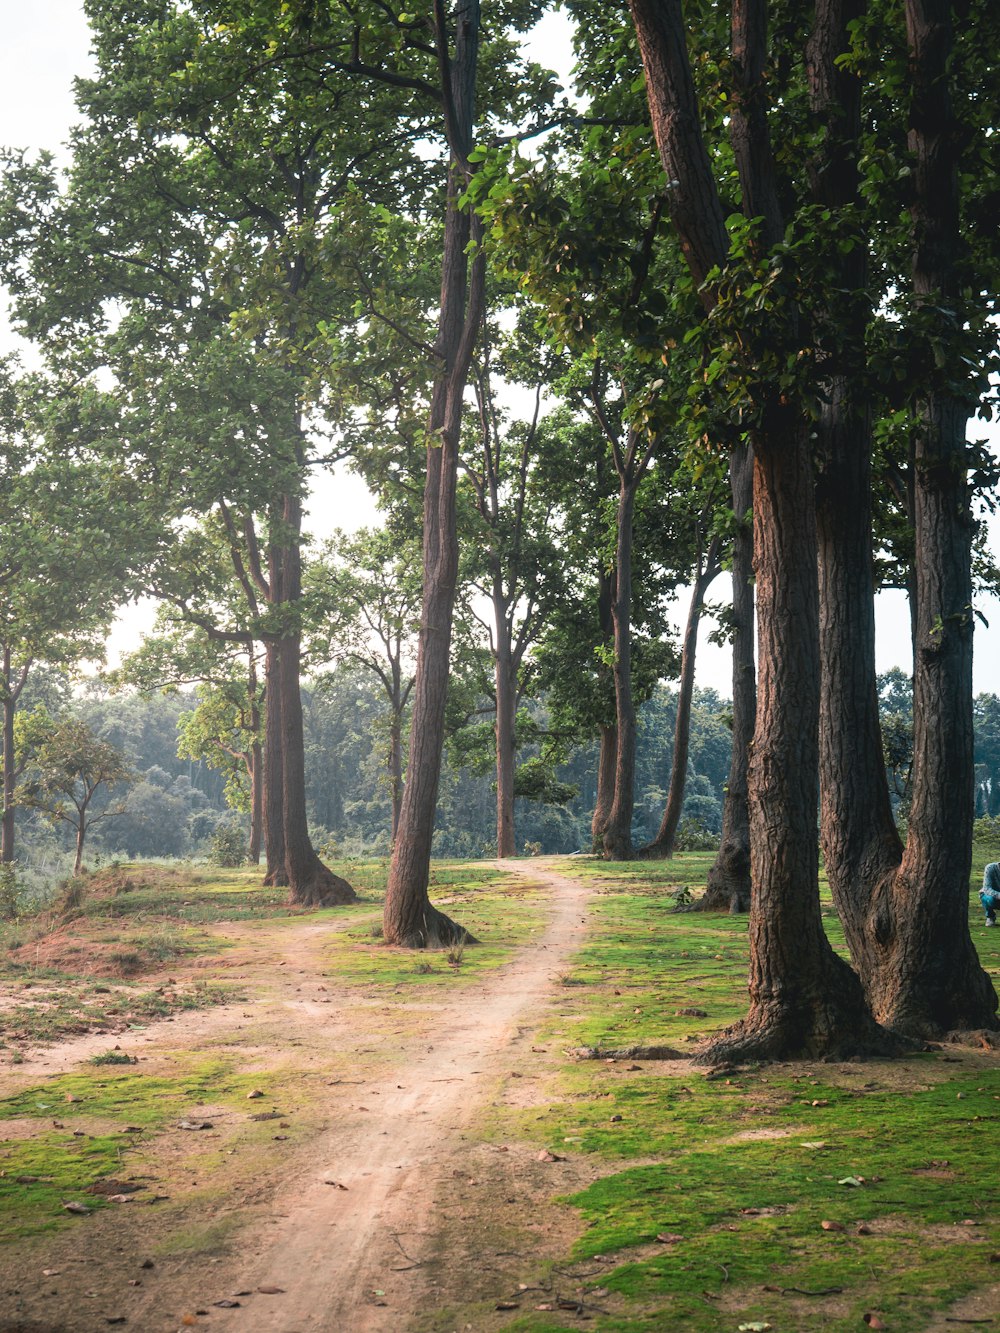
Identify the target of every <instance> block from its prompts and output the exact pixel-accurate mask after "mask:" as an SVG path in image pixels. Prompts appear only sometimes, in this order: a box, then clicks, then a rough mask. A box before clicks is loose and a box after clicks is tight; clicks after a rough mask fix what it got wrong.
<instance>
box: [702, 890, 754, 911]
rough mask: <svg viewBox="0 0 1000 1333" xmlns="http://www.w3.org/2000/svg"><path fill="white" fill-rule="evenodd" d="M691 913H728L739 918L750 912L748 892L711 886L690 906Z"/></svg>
mask: <svg viewBox="0 0 1000 1333" xmlns="http://www.w3.org/2000/svg"><path fill="white" fill-rule="evenodd" d="M691 910H692V912H728V913H729V915H730V916H741V915H742V914H743V913H744V912H749V911H750V891H749V889H747V890H746V891H745V892H744V891H743V890H741V889H732V890H730V889H721V888H714V887H713V886H712V885H709V887H708V888H707V889H706V890H705V892H704V893H703V894H702V895H701V897H700V898H698V899H696V900H695V901H694V902H693V903H692V904H691Z"/></svg>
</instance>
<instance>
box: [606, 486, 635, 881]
mask: <svg viewBox="0 0 1000 1333" xmlns="http://www.w3.org/2000/svg"><path fill="white" fill-rule="evenodd" d="M636 484H637V483H636V481H634V480H632V479H631V478H629V477H625V476H623V477H622V479H621V484H620V487H619V492H618V514H617V537H616V542H615V576H614V596H613V599H612V603H611V614H612V619H613V623H614V653H615V656H614V678H615V728H616V730H617V732H618V752H617V754H616V756H615V794H614V799H613V801H612V803H611V810H610V811H609V813H608V819H607V823H606V824H605V826H604V854H605V856H607V857H609V858H610V859H611V860H614V861H626V860H628V858H629V857H630V856H631V855H632V812H633V809H634V807H635V742H636V718H635V701H634V699H633V697H632V536H633V534H632V524H633V518H634V514H635V490H636Z"/></svg>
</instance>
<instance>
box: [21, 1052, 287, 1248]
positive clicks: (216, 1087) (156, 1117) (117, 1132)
mask: <svg viewBox="0 0 1000 1333" xmlns="http://www.w3.org/2000/svg"><path fill="white" fill-rule="evenodd" d="M259 1080H260V1075H259V1074H242V1073H239V1072H238V1071H237V1070H235V1069H234V1068H233V1066H232V1065H231V1064H229V1063H226V1062H224V1061H221V1060H217V1059H214V1060H204V1059H202V1060H193V1059H189V1060H188V1061H186V1062H185V1063H184V1064H182V1067H181V1068H180V1069H178V1071H177V1073H176V1074H172V1075H171V1076H170V1077H163V1076H157V1075H151V1074H146V1073H144V1072H143V1071H142V1069H141V1067H137V1066H135V1065H130V1066H129V1067H128V1068H124V1067H123V1068H114V1069H109V1068H106V1067H100V1068H96V1069H95V1068H90V1067H87V1068H84V1069H82V1070H81V1071H79V1072H77V1073H73V1074H65V1075H61V1076H59V1077H57V1078H52V1079H48V1080H47V1081H46V1082H44V1083H41V1084H38V1085H36V1086H34V1087H30V1088H27V1089H25V1090H24V1091H22V1092H20V1093H18V1094H17V1095H16V1096H13V1097H6V1098H4V1099H2V1100H0V1120H3V1121H6V1122H9V1123H10V1122H16V1121H22V1122H23V1121H26V1122H28V1123H27V1126H26V1131H27V1132H25V1133H24V1134H23V1135H22V1136H21V1137H18V1138H11V1139H9V1140H8V1141H7V1142H5V1143H4V1144H3V1146H2V1147H0V1242H2V1241H4V1240H10V1239H13V1238H14V1237H17V1236H30V1235H36V1234H38V1233H40V1232H46V1231H51V1230H52V1229H54V1228H56V1227H60V1226H66V1225H72V1224H73V1223H74V1221H75V1220H76V1219H74V1218H73V1217H72V1216H71V1215H70V1214H68V1213H67V1212H66V1211H65V1208H64V1207H63V1205H64V1204H65V1203H66V1202H68V1201H73V1202H79V1203H84V1204H85V1205H86V1206H87V1207H88V1208H93V1209H99V1208H103V1207H107V1206H110V1207H115V1206H117V1205H114V1204H110V1205H109V1204H108V1203H107V1201H106V1200H105V1199H103V1198H101V1197H100V1196H97V1195H92V1194H90V1193H89V1192H88V1191H89V1189H90V1187H91V1186H92V1185H94V1184H95V1183H96V1182H98V1181H101V1180H105V1179H107V1178H108V1177H112V1178H115V1179H128V1178H129V1176H130V1174H131V1173H132V1171H133V1170H134V1169H135V1166H136V1163H137V1162H138V1163H139V1165H140V1168H141V1163H142V1144H143V1143H144V1142H145V1140H146V1139H147V1137H148V1136H149V1135H151V1134H153V1133H156V1132H158V1131H160V1130H162V1129H164V1127H165V1126H167V1125H168V1124H169V1123H170V1122H173V1121H176V1120H178V1119H181V1118H183V1117H184V1116H185V1114H186V1113H188V1112H190V1111H191V1109H192V1108H194V1107H197V1106H202V1105H210V1106H219V1105H221V1106H223V1107H225V1108H227V1109H229V1110H233V1111H236V1110H238V1111H239V1112H240V1113H241V1117H242V1119H246V1117H247V1116H248V1115H249V1114H250V1113H249V1112H248V1110H247V1102H246V1097H247V1093H248V1092H249V1091H251V1089H253V1088H255V1087H257V1086H258V1083H259ZM266 1086H267V1085H266V1084H265V1087H266ZM275 1086H279V1084H278V1081H277V1080H275ZM268 1104H269V1103H266V1102H259V1103H257V1102H255V1103H253V1105H254V1106H257V1105H268ZM264 1128H265V1129H267V1131H268V1133H270V1132H271V1127H270V1126H264ZM258 1130H259V1127H258V1126H256V1125H253V1124H251V1123H248V1125H247V1132H248V1133H249V1134H250V1135H251V1136H252V1135H253V1134H254V1133H257V1132H258ZM178 1132H180V1133H183V1131H178ZM190 1140H191V1142H190V1143H187V1142H185V1147H189V1148H190V1149H191V1150H192V1151H204V1147H205V1142H207V1141H202V1140H200V1139H199V1138H198V1136H197V1135H195V1134H191V1135H190ZM140 1179H142V1177H141V1176H140ZM141 1197H142V1196H140V1198H141ZM147 1197H148V1196H147Z"/></svg>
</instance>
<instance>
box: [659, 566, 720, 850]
mask: <svg viewBox="0 0 1000 1333" xmlns="http://www.w3.org/2000/svg"><path fill="white" fill-rule="evenodd" d="M698 560H699V568H698V570H697V571H696V573H695V580H694V587H693V588H692V590H691V603H690V605H689V607H688V614H687V621H686V623H685V625H684V638H683V641H682V644H681V674H680V680H679V682H678V687H677V716H676V718H675V720H674V752H673V758H672V760H671V764H670V786H669V788H668V790H667V803H666V805H665V807H664V810H663V818H662V819H661V820H660V827H659V829H658V830H657V834H656V837H655V838H654V839H653V841H652V842H651V843H650V844H649V845H648V846H647V847H643V849H642V851H641V852H640V853H639V855H640V856H641V857H643V858H646V859H652V858H657V857H663V858H664V859H667V858H669V857H671V856H673V854H674V841H675V839H676V837H677V825H678V824H679V823H680V822H681V811H682V810H683V808H684V789H685V787H686V786H687V769H688V754H689V752H690V748H691V701H692V698H693V695H694V664H695V658H696V655H697V652H698V627H699V625H700V624H701V613H702V610H703V608H704V603H705V594H706V593H707V592H708V589H709V588H710V586H711V584H712V581H713V580H714V579H715V577H716V576H717V575H718V573H719V571H720V565H719V551H718V542H717V541H715V540H713V541H712V543H711V545H710V547H709V550H708V555H707V556H706V558H705V563H704V566H703V567H701V553H700V551H699V555H698Z"/></svg>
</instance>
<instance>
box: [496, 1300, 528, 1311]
mask: <svg viewBox="0 0 1000 1333" xmlns="http://www.w3.org/2000/svg"><path fill="white" fill-rule="evenodd" d="M493 1308H494V1310H520V1308H521V1307H520V1305H519V1304H518V1303H517V1301H497V1303H496V1305H494V1307H493Z"/></svg>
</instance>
